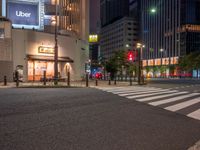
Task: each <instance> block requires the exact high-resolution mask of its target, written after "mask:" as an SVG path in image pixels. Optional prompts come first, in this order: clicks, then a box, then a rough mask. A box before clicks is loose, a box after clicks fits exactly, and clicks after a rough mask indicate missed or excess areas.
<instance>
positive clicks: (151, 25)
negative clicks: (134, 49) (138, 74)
mask: <svg viewBox="0 0 200 150" xmlns="http://www.w3.org/2000/svg"><path fill="white" fill-rule="evenodd" d="M152 9H154V11H151V10H152ZM139 12H140V21H141V42H142V43H143V44H144V45H145V46H146V48H145V49H143V66H150V67H151V66H163V65H164V66H166V72H165V74H167V75H169V74H171V71H170V67H172V68H173V66H175V65H176V64H178V59H179V58H180V57H181V56H184V55H186V54H189V53H190V52H193V51H200V43H199V41H200V16H199V14H200V0H164V1H157V0H141V8H140V10H139ZM172 72H173V73H172V74H176V73H177V70H176V69H175V72H174V71H172ZM151 74H152V73H151ZM158 74H159V73H158ZM151 76H152V75H151ZM158 76H159V75H158Z"/></svg>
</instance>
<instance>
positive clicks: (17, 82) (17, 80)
mask: <svg viewBox="0 0 200 150" xmlns="http://www.w3.org/2000/svg"><path fill="white" fill-rule="evenodd" d="M15 79H16V87H19V72H18V71H16V72H15Z"/></svg>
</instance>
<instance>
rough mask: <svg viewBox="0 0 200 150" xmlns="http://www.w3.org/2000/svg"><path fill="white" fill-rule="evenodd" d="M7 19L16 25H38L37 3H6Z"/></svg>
mask: <svg viewBox="0 0 200 150" xmlns="http://www.w3.org/2000/svg"><path fill="white" fill-rule="evenodd" d="M7 17H8V18H9V19H10V20H11V21H12V24H16V25H30V26H38V25H39V16H38V3H30V4H29V3H16V2H8V3H7Z"/></svg>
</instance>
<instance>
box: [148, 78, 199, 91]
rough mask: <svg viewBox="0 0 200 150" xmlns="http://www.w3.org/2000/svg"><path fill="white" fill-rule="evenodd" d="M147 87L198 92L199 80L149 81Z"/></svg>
mask: <svg viewBox="0 0 200 150" xmlns="http://www.w3.org/2000/svg"><path fill="white" fill-rule="evenodd" d="M147 83H148V84H147V86H150V87H159V88H171V89H176V90H180V91H189V92H200V79H172V78H171V79H149V80H147Z"/></svg>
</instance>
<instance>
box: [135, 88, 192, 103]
mask: <svg viewBox="0 0 200 150" xmlns="http://www.w3.org/2000/svg"><path fill="white" fill-rule="evenodd" d="M168 93H171V94H166V95H159V96H153V97H147V98H142V99H136V100H137V101H139V102H146V101H151V100H155V99H159V98H166V97H170V96H176V95H180V94H185V93H188V92H178V93H177V91H176V92H171V91H169V92H168Z"/></svg>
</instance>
